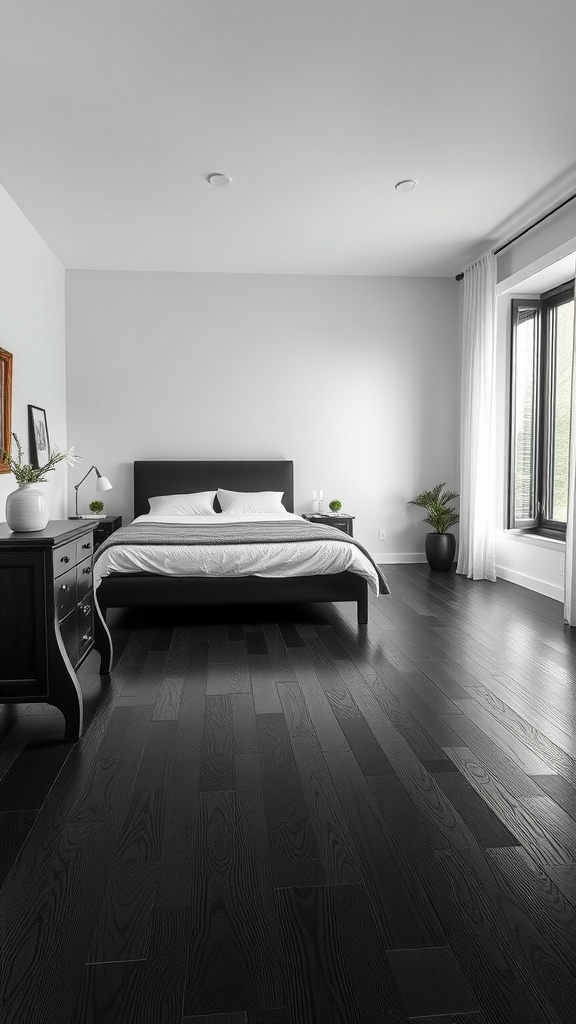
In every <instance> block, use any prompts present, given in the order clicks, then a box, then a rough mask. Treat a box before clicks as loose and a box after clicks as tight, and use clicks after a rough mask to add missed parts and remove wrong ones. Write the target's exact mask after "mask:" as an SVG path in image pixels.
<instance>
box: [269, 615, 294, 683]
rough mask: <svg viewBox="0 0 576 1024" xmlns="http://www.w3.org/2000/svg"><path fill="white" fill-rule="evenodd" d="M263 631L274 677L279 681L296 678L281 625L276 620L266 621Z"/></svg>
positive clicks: (288, 680)
mask: <svg viewBox="0 0 576 1024" xmlns="http://www.w3.org/2000/svg"><path fill="white" fill-rule="evenodd" d="M262 632H263V633H264V637H265V639H266V647H267V648H268V657H269V658H270V666H271V671H272V679H273V680H274V681H275V682H277V683H281V682H290V680H292V679H295V676H294V672H293V669H292V665H291V664H290V661H289V659H288V654H287V651H286V644H285V643H284V638H283V636H282V633H281V632H280V627H279V625H277V624H276V623H274V622H265V623H264V624H263V625H262Z"/></svg>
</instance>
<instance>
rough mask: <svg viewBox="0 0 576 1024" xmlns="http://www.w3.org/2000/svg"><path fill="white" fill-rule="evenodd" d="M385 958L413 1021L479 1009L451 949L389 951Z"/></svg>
mask: <svg viewBox="0 0 576 1024" xmlns="http://www.w3.org/2000/svg"><path fill="white" fill-rule="evenodd" d="M386 958H387V960H388V963H389V964H390V966H391V968H392V973H393V975H394V977H395V978H396V984H397V985H398V988H399V991H400V996H401V998H402V1002H403V1003H404V1006H405V1007H406V1011H407V1013H408V1016H409V1017H410V1019H413V1018H417V1017H425V1016H434V1015H436V1016H442V1015H443V1014H444V1015H445V1014H448V1013H474V1012H476V1011H477V1010H479V1009H480V1006H479V1004H478V999H477V998H476V996H475V995H474V993H473V991H472V989H471V987H470V984H469V982H468V979H467V978H466V976H465V974H464V973H463V971H462V968H461V967H460V964H459V963H458V961H457V960H456V957H455V956H454V953H453V952H452V950H451V949H450V947H449V946H440V947H436V948H434V947H429V948H427V949H389V950H387V952H386Z"/></svg>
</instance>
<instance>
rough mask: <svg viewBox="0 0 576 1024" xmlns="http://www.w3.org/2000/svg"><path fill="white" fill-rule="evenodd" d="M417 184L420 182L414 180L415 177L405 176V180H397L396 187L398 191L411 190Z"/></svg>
mask: <svg viewBox="0 0 576 1024" xmlns="http://www.w3.org/2000/svg"><path fill="white" fill-rule="evenodd" d="M417 184H418V182H417V181H414V178H404V179H403V181H397V182H396V184H395V185H394V188H395V189H396V191H397V192H411V191H412V189H414V188H416V185H417Z"/></svg>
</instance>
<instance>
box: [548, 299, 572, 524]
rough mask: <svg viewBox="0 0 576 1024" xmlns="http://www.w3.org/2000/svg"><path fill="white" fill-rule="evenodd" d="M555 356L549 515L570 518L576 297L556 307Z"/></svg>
mask: <svg viewBox="0 0 576 1024" xmlns="http://www.w3.org/2000/svg"><path fill="white" fill-rule="evenodd" d="M553 320H554V327H553V336H554V338H555V353H554V354H555V359H554V360H553V370H552V394H551V398H552V418H551V434H552V436H551V449H550V456H551V459H552V473H551V483H552V494H551V496H550V501H549V505H550V508H551V512H550V518H551V519H553V520H556V521H557V522H560V523H566V521H567V519H568V450H569V445H570V403H571V400H572V359H573V351H574V340H573V339H574V300H572V301H571V302H564V303H563V304H562V305H561V306H556V308H555V309H554V316H553Z"/></svg>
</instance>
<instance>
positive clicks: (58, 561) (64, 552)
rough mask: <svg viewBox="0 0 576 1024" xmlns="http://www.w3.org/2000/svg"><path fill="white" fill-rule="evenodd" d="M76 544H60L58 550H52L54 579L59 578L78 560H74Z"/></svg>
mask: <svg viewBox="0 0 576 1024" xmlns="http://www.w3.org/2000/svg"><path fill="white" fill-rule="evenodd" d="M76 544H77V541H75V540H73V541H70V543H69V544H62V545H61V546H60V547H59V548H55V549H54V553H53V556H52V557H53V559H54V577H56V576H61V575H62V573H63V572H66V571H67V569H70V568H71V567H72V566H73V565H76V562H77V561H78V559H77V558H76Z"/></svg>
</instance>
